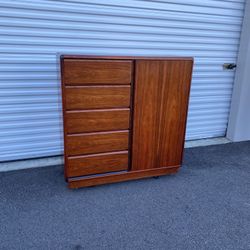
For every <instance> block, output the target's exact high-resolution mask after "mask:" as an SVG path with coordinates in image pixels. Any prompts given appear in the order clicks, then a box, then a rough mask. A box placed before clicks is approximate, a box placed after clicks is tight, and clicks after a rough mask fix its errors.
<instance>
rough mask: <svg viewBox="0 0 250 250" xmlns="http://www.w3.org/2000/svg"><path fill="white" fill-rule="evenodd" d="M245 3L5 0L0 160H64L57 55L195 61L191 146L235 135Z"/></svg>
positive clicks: (0, 12) (0, 30)
mask: <svg viewBox="0 0 250 250" xmlns="http://www.w3.org/2000/svg"><path fill="white" fill-rule="evenodd" d="M243 11H244V1H241V0H239V1H225V0H223V1H217V0H204V1H200V0H187V1H184V0H175V1H174V0H168V1H133V0H128V1H111V0H108V1H101V0H94V1H84V0H82V1H80V0H79V1H77V0H75V1H49V0H37V1H27V0H22V1H21V0H18V1H11V2H10V1H7V0H2V1H1V7H0V34H1V39H0V54H1V56H0V72H1V74H0V151H1V155H0V161H8V160H17V159H25V158H32V157H44V156H52V155H60V154H62V153H63V152H62V149H63V141H62V122H61V104H60V103H61V97H60V81H59V64H58V58H59V54H95V55H145V56H194V57H195V66H194V73H193V81H192V90H191V99H190V108H189V116H188V126H187V136H186V138H187V139H197V138H207V137H216V136H223V135H224V134H225V131H226V127H227V120H228V112H229V107H230V100H231V93H232V87H233V79H234V72H230V71H223V69H222V64H223V63H224V62H236V58H237V53H238V45H239V37H240V31H241V23H242V18H243Z"/></svg>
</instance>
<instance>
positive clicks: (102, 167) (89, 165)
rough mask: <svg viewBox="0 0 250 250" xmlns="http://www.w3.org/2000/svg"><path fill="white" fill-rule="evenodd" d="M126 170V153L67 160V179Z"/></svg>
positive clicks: (86, 156)
mask: <svg viewBox="0 0 250 250" xmlns="http://www.w3.org/2000/svg"><path fill="white" fill-rule="evenodd" d="M127 169H128V151H122V152H113V153H104V154H95V155H85V156H79V157H78V156H77V157H76V156H75V157H69V158H68V175H69V177H75V176H81V175H91V174H100V173H107V172H114V171H122V170H127Z"/></svg>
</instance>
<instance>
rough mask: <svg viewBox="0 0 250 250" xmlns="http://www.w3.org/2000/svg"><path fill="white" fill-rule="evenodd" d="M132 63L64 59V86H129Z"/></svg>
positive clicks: (126, 61) (125, 61)
mask: <svg viewBox="0 0 250 250" xmlns="http://www.w3.org/2000/svg"><path fill="white" fill-rule="evenodd" d="M131 71H132V61H128V60H124V61H123V60H84V59H65V60H64V64H63V74H64V83H65V85H89V84H105V85H106V84H129V83H130V82H131Z"/></svg>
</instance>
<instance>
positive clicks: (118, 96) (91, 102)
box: [65, 86, 130, 110]
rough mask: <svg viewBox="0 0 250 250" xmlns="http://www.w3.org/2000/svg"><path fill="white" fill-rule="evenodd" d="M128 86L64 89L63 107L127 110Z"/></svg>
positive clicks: (128, 104)
mask: <svg viewBox="0 0 250 250" xmlns="http://www.w3.org/2000/svg"><path fill="white" fill-rule="evenodd" d="M129 106H130V86H92V87H91V86H90V87H89V86H88V87H66V88H65V107H66V110H73V109H98V108H102V109H104V108H128V107H129Z"/></svg>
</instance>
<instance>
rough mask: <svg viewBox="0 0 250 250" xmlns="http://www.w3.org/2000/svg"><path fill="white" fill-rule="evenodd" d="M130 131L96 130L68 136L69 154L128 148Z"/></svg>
mask: <svg viewBox="0 0 250 250" xmlns="http://www.w3.org/2000/svg"><path fill="white" fill-rule="evenodd" d="M128 137H129V131H128V130H124V131H112V132H95V133H84V134H76V135H67V136H66V145H65V146H66V147H67V152H68V156H72V155H83V154H95V153H105V152H112V151H121V150H127V149H128Z"/></svg>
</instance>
